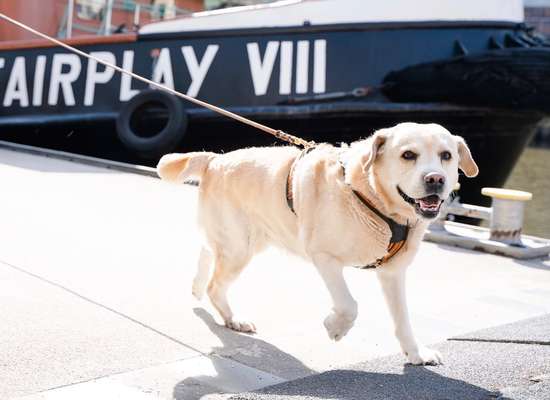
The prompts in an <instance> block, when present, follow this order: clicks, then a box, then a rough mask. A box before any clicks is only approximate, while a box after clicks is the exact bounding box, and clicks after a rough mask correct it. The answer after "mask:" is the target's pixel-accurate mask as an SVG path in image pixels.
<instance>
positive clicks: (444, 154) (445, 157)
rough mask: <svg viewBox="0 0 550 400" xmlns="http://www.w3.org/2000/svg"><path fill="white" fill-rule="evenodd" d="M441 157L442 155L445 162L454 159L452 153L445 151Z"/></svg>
mask: <svg viewBox="0 0 550 400" xmlns="http://www.w3.org/2000/svg"><path fill="white" fill-rule="evenodd" d="M440 155H441V159H442V160H444V161H448V160H450V159H451V158H452V156H451V153H450V152H448V151H444V152H442V153H441V154H440Z"/></svg>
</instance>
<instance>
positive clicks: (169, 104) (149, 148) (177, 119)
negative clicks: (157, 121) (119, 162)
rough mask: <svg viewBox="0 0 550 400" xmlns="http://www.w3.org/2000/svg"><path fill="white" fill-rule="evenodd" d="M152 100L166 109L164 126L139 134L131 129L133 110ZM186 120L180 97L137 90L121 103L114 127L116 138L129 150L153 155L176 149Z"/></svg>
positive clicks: (150, 156) (140, 109)
mask: <svg viewBox="0 0 550 400" xmlns="http://www.w3.org/2000/svg"><path fill="white" fill-rule="evenodd" d="M155 103H156V104H158V103H160V104H161V105H162V106H163V107H165V108H166V111H167V114H168V121H167V122H166V125H165V126H164V127H163V128H162V129H161V130H160V131H159V132H157V133H155V134H154V135H140V134H138V133H137V132H135V131H134V129H133V128H132V118H133V116H134V113H136V112H141V111H142V110H143V109H144V108H146V107H147V105H148V104H150V105H151V106H154V105H155ZM188 123H189V118H188V116H187V113H186V112H185V109H184V106H183V103H182V101H181V100H180V99H178V98H177V97H176V96H174V95H171V94H169V93H166V92H163V91H161V90H152V89H148V90H143V91H141V92H139V93H138V94H136V95H135V96H134V97H132V98H131V99H130V101H128V102H127V103H125V104H124V105H123V106H122V108H121V110H120V113H119V114H118V117H117V120H116V130H117V134H118V138H119V139H120V141H121V142H122V144H123V145H124V146H125V147H126V148H127V149H128V150H130V151H132V152H134V153H136V154H137V155H139V156H141V157H146V158H155V157H158V156H161V155H163V154H166V153H169V152H171V151H173V150H174V149H175V147H176V146H177V145H178V143H180V142H181V140H182V139H183V137H184V136H185V132H186V131H187V125H188Z"/></svg>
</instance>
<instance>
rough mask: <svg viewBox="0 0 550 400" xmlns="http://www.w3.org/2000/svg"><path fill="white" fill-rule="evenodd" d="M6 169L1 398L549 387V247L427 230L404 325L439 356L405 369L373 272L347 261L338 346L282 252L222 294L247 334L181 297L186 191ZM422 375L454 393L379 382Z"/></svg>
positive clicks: (5, 156)
mask: <svg viewBox="0 0 550 400" xmlns="http://www.w3.org/2000/svg"><path fill="white" fill-rule="evenodd" d="M0 182H1V184H2V195H1V201H0V204H1V205H2V207H1V208H0V221H1V224H0V299H1V300H0V399H25V400H30V399H32V400H35V399H48V400H58V399H88V398H90V399H92V398H93V399H102V400H111V399H172V398H175V399H178V400H179V399H186V400H187V399H191V400H193V399H214V398H227V397H233V398H234V399H245V398H246V399H249V398H281V399H282V398H289V397H292V398H349V399H355V398H357V399H375V398H376V399H378V398H380V399H383V398H385V399H389V398H392V399H393V398H395V399H398V398H410V399H421V398H430V399H432V398H445V399H455V398H456V399H464V398H518V399H519V398H525V399H527V398H537V399H538V398H540V399H544V398H546V399H548V398H550V383H549V382H550V329H549V327H550V318H549V317H548V315H549V314H550V260H548V259H538V260H531V261H516V260H513V259H509V258H503V257H499V256H493V255H488V254H483V253H476V252H471V251H465V250H459V249H455V248H448V247H445V246H439V245H435V244H431V243H423V244H422V248H421V251H420V253H419V256H418V257H417V258H416V260H415V262H414V265H412V266H411V269H410V273H409V283H408V293H409V305H410V310H411V314H412V322H413V326H414V327H415V332H416V334H417V336H418V337H419V339H420V340H421V341H422V342H424V343H425V344H437V343H440V344H437V345H436V347H439V348H441V349H442V351H443V353H444V355H445V356H446V360H445V361H446V363H445V365H444V366H441V367H429V368H424V367H411V366H404V363H405V358H404V357H403V356H401V355H398V354H397V353H399V346H398V344H397V341H396V340H395V339H394V337H393V333H392V328H391V325H390V321H389V315H388V312H387V310H386V307H385V304H384V302H383V299H382V294H381V291H380V289H379V286H378V282H377V280H376V277H375V275H374V273H373V272H372V271H361V270H354V269H350V270H349V271H347V276H346V278H348V282H349V285H350V288H351V291H352V293H353V294H354V296H355V298H356V299H357V301H358V303H359V317H358V320H357V323H356V325H355V327H354V328H353V329H352V330H351V331H350V333H349V334H348V336H346V337H345V338H344V339H343V340H341V341H340V342H338V343H334V342H332V341H330V340H329V339H328V336H327V334H326V332H325V329H324V327H323V324H322V321H323V319H324V317H325V316H326V314H327V313H328V312H329V310H330V302H329V298H328V293H327V292H326V289H325V287H324V285H323V284H322V282H321V279H320V278H319V277H318V276H317V273H316V271H315V269H314V268H313V267H312V266H311V265H309V264H307V263H304V262H303V261H301V260H298V259H296V258H293V257H292V256H289V255H287V254H284V253H282V252H279V251H278V250H269V251H267V252H265V253H263V254H261V255H260V256H258V257H257V258H255V259H254V260H253V261H252V263H251V265H250V266H249V267H248V268H247V269H246V270H245V272H244V273H243V275H242V277H241V279H240V280H239V281H238V282H237V284H236V285H235V287H234V289H233V292H232V297H231V299H232V300H233V303H234V305H235V309H236V310H240V314H241V315H246V316H248V317H249V318H250V319H251V320H252V321H254V323H255V324H256V326H257V328H258V334H256V335H245V334H239V333H235V332H232V331H230V330H228V329H226V328H224V327H223V326H221V325H220V322H221V321H220V320H219V318H218V316H217V315H216V313H214V311H213V309H212V308H211V307H210V305H209V304H208V302H207V301H204V302H202V303H199V302H198V301H196V300H195V299H194V298H193V297H192V295H191V281H192V278H193V276H194V273H195V265H196V260H197V256H198V249H199V248H198V246H199V244H198V231H197V229H196V225H195V219H196V188H194V187H190V186H184V185H181V186H178V185H171V184H168V183H165V182H161V181H160V180H158V179H154V178H151V177H146V176H140V175H136V174H131V173H127V172H117V171H113V170H108V169H104V168H100V167H92V166H86V165H82V164H78V163H74V162H68V161H61V160H57V159H52V158H46V157H41V156H37V155H29V154H23V153H20V152H16V151H10V150H4V149H0ZM533 318H535V319H533ZM518 321H519V322H518ZM511 323H512V324H515V325H507V326H504V327H501V326H502V325H505V324H511ZM514 327H516V328H514ZM488 328H490V329H489V330H487V329H488ZM478 331H480V333H477V332H478ZM472 332H475V333H474V334H472ZM463 335H467V336H465V338H470V339H472V340H474V341H447V339H449V338H453V337H459V336H463ZM468 335H470V336H468ZM472 335H473V336H472ZM495 337H496V338H497V339H498V340H496V339H495ZM481 339H487V340H481ZM479 346H484V347H479ZM522 346H523V347H522ZM483 360H484V361H483ZM470 365H471V366H472V368H474V366H475V368H477V369H471V370H470V373H465V374H462V375H460V374H458V372H457V371H461V370H462V369H468V368H470V367H469V366H470ZM492 368H493V369H494V374H492V373H491V371H493V370H492ZM503 368H509V370H503ZM478 370H479V371H481V372H478V373H474V371H478ZM503 371H504V372H503ZM506 371H515V372H514V374H516V375H517V376H516V375H514V374H512V372H506ZM482 373H485V374H486V375H487V377H486V378H484V376H483V375H482ZM453 374H455V375H453ZM456 374H458V375H456ZM472 375H475V376H472ZM512 375H513V376H512ZM396 376H403V379H401V380H400V379H397V378H396ZM299 378H304V379H301V380H297V379H299ZM405 378H406V379H405ZM422 379H427V380H426V382H428V383H426V385H427V386H426V387H423V388H421V389H422V390H428V386H430V385H432V386H433V387H435V389H434V390H435V393H438V390H439V387H438V385H440V386H441V390H443V388H445V387H446V388H447V391H445V392H443V391H442V392H441V393H445V394H444V395H443V394H442V395H441V397H434V396H427V397H422V396H421V395H420V394H419V393H420V392H415V391H414V390H413V389H411V390H413V391H412V392H409V391H408V389H407V390H405V391H404V392H400V393H401V394H399V393H398V394H397V395H396V397H392V396H390V394H389V393H392V390H393V389H390V387H392V388H395V387H404V388H405V389H406V388H407V387H408V386H403V385H404V384H407V382H409V383H408V384H407V385H411V387H416V389H415V390H420V389H418V382H424V381H423V380H422ZM358 382H359V383H358ZM411 382H412V383H411ZM415 382H416V383H415ZM456 382H462V383H463V384H462V385H461V384H457V383H456ZM361 383H362V385H363V386H361ZM273 385H277V386H273ZM300 385H301V386H300ZM342 385H347V386H346V387H350V388H352V389H350V391H348V392H346V391H343V392H342V391H338V390H336V388H339V387H341V386H342ZM415 385H416V386H415ZM449 385H451V386H449ZM384 386H385V387H387V388H388V391H385V390H382V391H381V389H380V388H381V387H384ZM470 386H475V387H476V388H479V390H480V391H477V392H476V391H472V392H468V391H466V392H465V391H464V390H467V389H468V388H469V389H471V387H470ZM269 387H273V388H275V389H274V390H273V391H270V389H269ZM453 388H454V389H453ZM514 388H522V390H523V391H521V390H520V391H516V392H514V390H515V389H514ZM505 389H506V390H508V389H509V390H508V391H506V390H505ZM453 390H454V391H453ZM461 390H462V391H461ZM518 390H519V389H518ZM533 390H534V392H533ZM530 391H531V392H530ZM541 391H542V392H541ZM239 393H241V394H239ZM403 393H409V394H408V395H407V396H409V395H410V394H411V393H413V394H412V395H411V396H412V397H405V395H404V394H403ZM414 393H416V395H414ZM464 393H466V394H468V393H470V394H471V393H474V394H475V396H478V395H479V396H482V395H483V396H486V397H479V396H478V397H470V396H469V395H468V396H466V394H464ZM503 393H504V394H505V395H506V396H507V397H498V396H501V395H502V396H504V395H503ZM518 393H519V394H518ZM526 393H527V394H526ZM541 393H542V394H541ZM514 396H516V397H514ZM521 396H531V397H521ZM537 396H539V397H537ZM540 396H542V397H540ZM544 396H546V397H544Z"/></svg>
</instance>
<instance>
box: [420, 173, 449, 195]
mask: <svg viewBox="0 0 550 400" xmlns="http://www.w3.org/2000/svg"><path fill="white" fill-rule="evenodd" d="M424 184H425V185H426V189H428V190H434V191H436V192H439V191H440V190H442V189H443V186H444V185H445V177H444V176H443V175H441V174H439V173H437V172H430V173H429V174H426V175H425V176H424Z"/></svg>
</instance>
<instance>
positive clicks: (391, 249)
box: [285, 147, 409, 269]
mask: <svg viewBox="0 0 550 400" xmlns="http://www.w3.org/2000/svg"><path fill="white" fill-rule="evenodd" d="M313 149H314V147H309V148H306V149H304V150H303V151H302V152H301V153H300V155H299V156H298V157H296V159H295V160H294V161H293V162H292V165H291V166H290V170H289V172H288V177H287V179H286V191H285V192H286V202H287V204H288V208H290V211H292V212H293V213H294V214H296V211H295V210H294V192H293V191H292V183H293V179H294V170H295V168H296V164H297V163H298V161H300V160H301V159H302V157H304V156H305V155H306V154H307V153H309V152H310V151H311V150H313ZM340 164H341V165H342V169H343V170H344V175H345V171H346V169H345V166H344V164H343V163H342V162H340ZM351 190H352V192H353V194H354V195H355V197H357V199H358V200H359V201H360V202H361V203H362V204H363V205H364V206H365V207H367V208H368V209H369V210H370V211H372V212H373V213H375V214H376V215H377V216H378V217H380V219H382V221H384V222H385V223H386V224H387V225H388V227H389V228H390V231H391V238H390V242H389V244H388V247H387V248H386V251H387V253H386V255H385V256H383V257H381V258H379V259H377V260H376V261H375V262H374V263H372V264H369V265H365V266H358V267H356V268H360V269H369V268H376V267H379V266H381V265H382V264H384V263H386V262H388V261H389V260H390V259H391V258H392V257H393V256H395V255H396V254H397V253H399V251H400V250H401V249H402V248H403V246H405V243H406V242H407V237H408V236H409V226H408V225H402V224H399V223H397V222H395V220H393V219H391V218H390V217H388V216H386V215H384V214H383V213H382V212H380V211H379V210H378V209H377V208H376V207H375V206H374V204H372V202H371V201H370V200H369V199H367V198H366V197H365V196H363V195H362V194H361V193H360V192H359V191H357V190H355V189H351Z"/></svg>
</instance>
